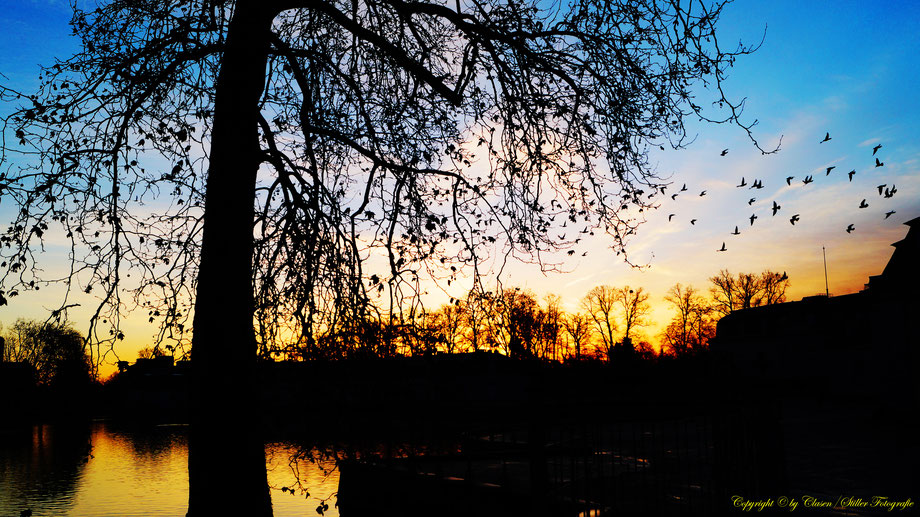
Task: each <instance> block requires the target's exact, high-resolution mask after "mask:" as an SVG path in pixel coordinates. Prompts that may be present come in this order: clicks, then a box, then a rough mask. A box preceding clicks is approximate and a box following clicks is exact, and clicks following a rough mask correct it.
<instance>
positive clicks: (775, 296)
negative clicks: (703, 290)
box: [709, 269, 789, 316]
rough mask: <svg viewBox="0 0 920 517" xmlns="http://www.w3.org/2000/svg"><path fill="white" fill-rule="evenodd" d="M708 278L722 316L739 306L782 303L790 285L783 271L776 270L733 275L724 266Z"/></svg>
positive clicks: (743, 307) (714, 303) (738, 308)
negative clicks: (781, 272)
mask: <svg viewBox="0 0 920 517" xmlns="http://www.w3.org/2000/svg"><path fill="white" fill-rule="evenodd" d="M709 281H710V283H711V284H712V286H711V287H710V288H709V291H710V293H711V295H712V300H713V306H714V308H715V309H716V311H718V312H719V313H720V314H721V315H723V316H724V315H726V314H730V313H732V312H734V311H736V310H740V309H749V308H751V307H757V306H760V305H772V304H774V303H782V302H784V301H786V289H788V288H789V278H788V277H787V276H786V274H785V273H783V274H779V273H776V272H775V271H764V272H762V273H760V274H759V275H758V274H756V273H738V274H737V275H734V274H732V273H731V272H730V271H728V270H727V269H723V270H721V271H719V273H718V274H717V275H714V276H712V277H710V278H709Z"/></svg>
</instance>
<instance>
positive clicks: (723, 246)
mask: <svg viewBox="0 0 920 517" xmlns="http://www.w3.org/2000/svg"><path fill="white" fill-rule="evenodd" d="M716 251H726V248H725V243H724V242H723V243H722V249H718V250H716Z"/></svg>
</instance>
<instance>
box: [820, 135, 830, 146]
mask: <svg viewBox="0 0 920 517" xmlns="http://www.w3.org/2000/svg"><path fill="white" fill-rule="evenodd" d="M830 139H831V134H830V133H825V134H824V140H821V141H820V142H818V143H819V144H823V143H824V142H827V141H828V140H830Z"/></svg>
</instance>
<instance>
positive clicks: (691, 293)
mask: <svg viewBox="0 0 920 517" xmlns="http://www.w3.org/2000/svg"><path fill="white" fill-rule="evenodd" d="M665 300H666V301H668V302H669V303H670V304H671V305H672V306H673V307H674V311H675V314H674V318H673V319H672V320H671V322H670V323H668V326H667V327H665V329H664V331H663V332H662V335H661V338H662V352H665V353H668V354H670V355H673V356H676V357H682V356H686V355H690V354H693V353H696V352H699V351H701V350H704V349H705V348H706V347H707V346H709V340H710V339H712V337H713V336H715V334H716V321H715V319H714V318H713V317H712V316H713V313H714V312H715V310H716V309H714V308H713V307H712V306H711V305H710V303H709V301H708V300H707V299H706V298H704V297H703V296H700V295H699V294H697V291H696V289H694V287H693V286H686V287H684V286H682V285H681V284H676V285H674V286H673V287H671V289H669V290H668V294H667V296H665Z"/></svg>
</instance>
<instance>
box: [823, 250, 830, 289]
mask: <svg viewBox="0 0 920 517" xmlns="http://www.w3.org/2000/svg"><path fill="white" fill-rule="evenodd" d="M821 254H822V255H824V296H826V297H827V298H830V297H831V291H830V289H828V287H827V251H825V250H824V246H821Z"/></svg>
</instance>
